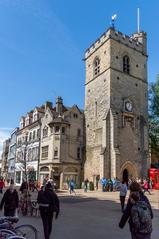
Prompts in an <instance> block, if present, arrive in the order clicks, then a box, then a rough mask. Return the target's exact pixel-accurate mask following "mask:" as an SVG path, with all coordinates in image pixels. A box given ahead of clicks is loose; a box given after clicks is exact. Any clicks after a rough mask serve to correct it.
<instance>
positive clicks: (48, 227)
mask: <svg viewBox="0 0 159 239" xmlns="http://www.w3.org/2000/svg"><path fill="white" fill-rule="evenodd" d="M37 202H38V204H39V210H40V215H41V219H42V222H43V228H44V235H45V239H49V238H50V235H51V231H52V221H53V215H54V212H55V213H56V217H55V218H56V219H57V217H58V214H59V211H60V203H59V199H58V197H57V195H56V193H55V192H54V191H53V189H52V185H51V183H50V182H48V183H47V184H46V186H45V189H44V190H43V188H42V189H41V190H40V191H39V193H38V198H37Z"/></svg>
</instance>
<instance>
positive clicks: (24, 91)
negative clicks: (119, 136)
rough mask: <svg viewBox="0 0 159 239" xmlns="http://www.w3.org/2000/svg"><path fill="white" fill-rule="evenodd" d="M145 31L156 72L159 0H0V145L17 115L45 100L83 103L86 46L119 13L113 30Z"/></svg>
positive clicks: (152, 69) (150, 69) (152, 76)
mask: <svg viewBox="0 0 159 239" xmlns="http://www.w3.org/2000/svg"><path fill="white" fill-rule="evenodd" d="M137 7H140V18H141V29H142V30H144V31H146V32H147V34H148V54H149V61H148V76H149V82H150V81H154V80H155V78H156V74H157V73H159V69H158V59H159V50H158V49H159V28H158V27H157V26H156V25H157V24H158V22H159V14H158V12H159V2H158V1H157V0H153V1H152V0H151V1H150V0H109V1H108V0H99V1H96V0H67V1H66V0H0V150H1V146H2V141H3V140H4V139H5V138H7V137H8V134H9V132H10V131H11V129H13V128H15V127H16V126H18V124H19V119H20V117H21V116H22V115H25V114H26V113H27V112H28V111H30V110H31V109H33V108H34V107H35V106H36V105H41V104H43V103H44V102H45V101H46V100H51V101H53V103H55V98H56V96H58V95H60V96H62V98H63V100H64V104H65V105H67V106H71V105H73V104H77V105H78V106H79V107H81V108H83V107H84V82H85V66H84V62H83V61H82V59H83V57H84V51H85V49H86V48H87V47H89V46H90V44H91V43H92V42H94V41H95V40H96V39H97V38H98V37H99V36H100V35H101V34H102V33H103V32H104V31H105V30H106V29H107V28H108V27H109V26H110V21H111V16H112V15H113V14H115V13H116V14H117V20H116V28H117V30H119V31H121V32H123V33H125V34H128V35H131V34H132V33H133V32H135V31H136V30H137V21H136V15H137Z"/></svg>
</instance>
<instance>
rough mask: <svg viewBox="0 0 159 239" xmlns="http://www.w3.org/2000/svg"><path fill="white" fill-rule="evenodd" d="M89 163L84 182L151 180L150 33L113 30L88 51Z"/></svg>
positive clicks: (87, 125) (87, 118) (87, 155)
mask: <svg viewBox="0 0 159 239" xmlns="http://www.w3.org/2000/svg"><path fill="white" fill-rule="evenodd" d="M85 63H86V83H85V122H86V123H85V125H86V160H85V164H84V172H85V173H84V177H85V178H88V179H89V180H93V181H94V182H95V181H96V180H97V178H99V177H100V178H102V177H107V178H110V177H111V178H114V177H118V178H120V179H122V178H124V179H125V180H127V179H128V178H136V177H143V176H145V175H147V169H148V167H149V158H148V127H147V126H148V125H147V123H148V122H147V121H148V109H147V108H148V107H147V101H148V100H147V46H146V33H145V32H139V33H134V34H133V35H132V36H131V37H129V36H126V35H124V34H122V33H121V32H118V31H116V30H115V29H114V28H109V29H108V30H107V31H106V32H105V33H104V34H103V35H102V36H101V37H100V38H99V39H98V40H97V41H95V42H94V43H93V44H92V45H91V46H90V48H88V49H87V50H86V52H85Z"/></svg>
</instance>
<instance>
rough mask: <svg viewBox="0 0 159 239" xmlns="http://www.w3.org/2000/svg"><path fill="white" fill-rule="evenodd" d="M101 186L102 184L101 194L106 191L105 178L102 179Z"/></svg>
mask: <svg viewBox="0 0 159 239" xmlns="http://www.w3.org/2000/svg"><path fill="white" fill-rule="evenodd" d="M101 184H102V192H105V191H106V186H107V180H106V178H105V177H103V178H102V180H101Z"/></svg>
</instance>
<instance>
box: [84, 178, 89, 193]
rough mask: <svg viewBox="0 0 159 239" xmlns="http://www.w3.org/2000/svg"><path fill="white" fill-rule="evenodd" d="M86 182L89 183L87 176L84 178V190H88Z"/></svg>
mask: <svg viewBox="0 0 159 239" xmlns="http://www.w3.org/2000/svg"><path fill="white" fill-rule="evenodd" d="M88 183H89V180H88V178H87V179H85V180H84V192H87V190H88Z"/></svg>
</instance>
